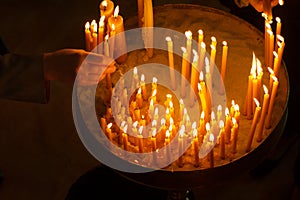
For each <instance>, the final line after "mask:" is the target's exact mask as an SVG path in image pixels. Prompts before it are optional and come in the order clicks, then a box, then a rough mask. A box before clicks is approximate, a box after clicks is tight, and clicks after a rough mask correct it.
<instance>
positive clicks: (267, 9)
mask: <svg viewBox="0 0 300 200" xmlns="http://www.w3.org/2000/svg"><path fill="white" fill-rule="evenodd" d="M262 4H263V12H264V13H265V14H266V16H267V19H268V20H270V21H271V20H272V18H273V17H272V6H271V0H264V1H263V2H262Z"/></svg>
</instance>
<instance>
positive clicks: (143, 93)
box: [140, 74, 147, 100]
mask: <svg viewBox="0 0 300 200" xmlns="http://www.w3.org/2000/svg"><path fill="white" fill-rule="evenodd" d="M140 85H141V90H142V96H143V99H144V100H147V90H146V84H145V75H144V74H142V75H141V82H140Z"/></svg>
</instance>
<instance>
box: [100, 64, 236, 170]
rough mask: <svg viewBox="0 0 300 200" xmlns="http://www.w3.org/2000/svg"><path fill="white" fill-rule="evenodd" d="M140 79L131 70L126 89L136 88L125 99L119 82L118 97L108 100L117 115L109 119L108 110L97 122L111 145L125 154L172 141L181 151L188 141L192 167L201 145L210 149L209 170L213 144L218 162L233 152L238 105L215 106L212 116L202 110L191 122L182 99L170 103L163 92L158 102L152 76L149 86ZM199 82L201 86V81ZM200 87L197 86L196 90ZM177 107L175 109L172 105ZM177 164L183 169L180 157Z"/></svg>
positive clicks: (170, 95)
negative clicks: (124, 151)
mask: <svg viewBox="0 0 300 200" xmlns="http://www.w3.org/2000/svg"><path fill="white" fill-rule="evenodd" d="M200 74H202V73H200ZM140 77H141V78H140V80H139V74H138V70H137V68H134V70H133V79H132V87H131V88H129V90H131V89H132V88H136V86H137V87H138V89H137V90H135V91H134V92H133V95H132V96H131V97H128V91H127V88H126V87H123V86H124V83H120V85H119V87H118V91H119V92H122V95H120V97H119V98H112V105H111V106H112V107H114V108H115V110H116V113H117V115H116V116H114V117H112V110H111V108H108V109H107V113H106V115H105V116H104V117H102V118H101V120H100V121H101V123H100V124H101V127H102V129H103V130H104V132H105V134H106V135H107V137H108V138H109V140H110V141H111V142H112V143H114V144H116V145H118V146H120V147H122V148H123V149H124V150H127V151H134V152H139V153H144V152H151V151H158V150H159V149H160V148H161V147H163V146H168V144H169V143H170V141H172V140H173V139H175V138H177V140H178V141H177V143H178V148H182V145H183V143H184V142H185V140H188V138H189V139H191V141H192V145H191V147H190V149H191V150H192V151H193V157H194V158H193V162H194V166H195V167H199V163H200V159H199V149H200V148H201V147H202V146H201V145H204V146H203V148H206V149H212V150H211V151H210V153H209V155H208V159H209V163H210V166H211V167H213V166H214V150H213V148H214V145H215V143H217V145H218V146H219V147H218V148H219V150H220V152H219V153H218V154H219V157H220V158H221V159H225V158H226V154H225V151H228V152H231V153H232V154H235V153H236V150H237V139H238V130H239V120H240V111H239V105H238V104H236V103H235V102H234V100H232V102H231V103H232V105H231V107H230V108H225V109H224V110H223V108H222V106H221V105H219V106H218V108H217V112H216V114H215V112H214V111H211V112H210V113H205V111H204V110H203V111H202V112H201V116H200V119H199V120H198V121H193V122H192V121H191V117H190V116H189V114H188V111H187V108H186V105H185V104H184V101H183V99H180V100H179V102H176V103H174V102H173V101H174V100H173V95H172V94H171V93H166V97H165V101H162V99H163V98H162V97H160V96H158V94H161V92H160V91H158V90H159V84H158V83H157V82H158V80H157V78H156V77H153V79H152V83H151V86H150V87H149V86H148V87H147V85H146V84H145V75H144V74H141V75H140ZM121 81H124V80H121ZM202 83H204V86H205V82H204V81H203V80H202V82H201V84H202ZM201 84H200V83H199V87H201V86H200V85H201ZM150 88H151V89H150ZM205 88H206V86H205ZM148 90H151V92H150V91H148ZM170 92H171V91H170ZM200 95H202V94H201V93H200V92H199V99H200ZM128 99H130V103H129V109H127V106H126V105H127V104H128V103H127V102H128ZM125 102H126V104H124V103H125ZM177 104H179V106H175V105H177ZM158 105H163V106H164V108H165V109H164V110H165V111H164V113H160V110H159V106H158ZM127 110H128V112H129V113H127ZM126 116H127V117H126ZM223 118H224V120H223ZM124 119H125V120H124ZM159 122H160V123H159ZM118 124H120V127H119V126H118ZM177 133H178V134H179V135H178V137H176V134H177ZM226 148H227V150H226ZM169 153H170V152H169V151H166V158H168V157H169V156H170V155H168V154H169ZM177 163H178V166H179V167H183V166H184V159H183V156H180V157H179V158H178V161H177Z"/></svg>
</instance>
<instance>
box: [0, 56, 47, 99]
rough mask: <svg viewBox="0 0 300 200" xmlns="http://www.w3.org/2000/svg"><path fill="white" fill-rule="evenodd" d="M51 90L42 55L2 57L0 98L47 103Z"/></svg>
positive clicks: (0, 59) (0, 63) (0, 62)
mask: <svg viewBox="0 0 300 200" xmlns="http://www.w3.org/2000/svg"><path fill="white" fill-rule="evenodd" d="M49 88H50V83H49V81H45V80H44V71H43V56H42V55H39V56H27V55H16V54H10V53H6V54H4V55H0V98H5V99H11V100H18V101H27V102H34V103H47V102H48V100H49Z"/></svg>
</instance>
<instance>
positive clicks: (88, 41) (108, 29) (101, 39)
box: [85, 0, 127, 63]
mask: <svg viewBox="0 0 300 200" xmlns="http://www.w3.org/2000/svg"><path fill="white" fill-rule="evenodd" d="M99 9H100V20H99V22H98V23H97V22H96V20H92V22H91V23H90V22H86V24H85V45H86V47H85V48H86V50H87V51H93V52H94V53H99V54H104V55H105V56H109V57H111V58H114V57H115V55H118V58H116V60H117V62H118V63H123V62H125V61H126V59H127V54H126V53H125V54H124V52H126V48H127V47H126V39H125V34H124V22H123V17H122V16H121V15H119V6H116V8H114V3H113V2H112V1H110V0H104V1H102V2H101V3H100V6H99ZM116 35H118V36H117V37H116ZM120 52H122V55H119V54H120Z"/></svg>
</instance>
